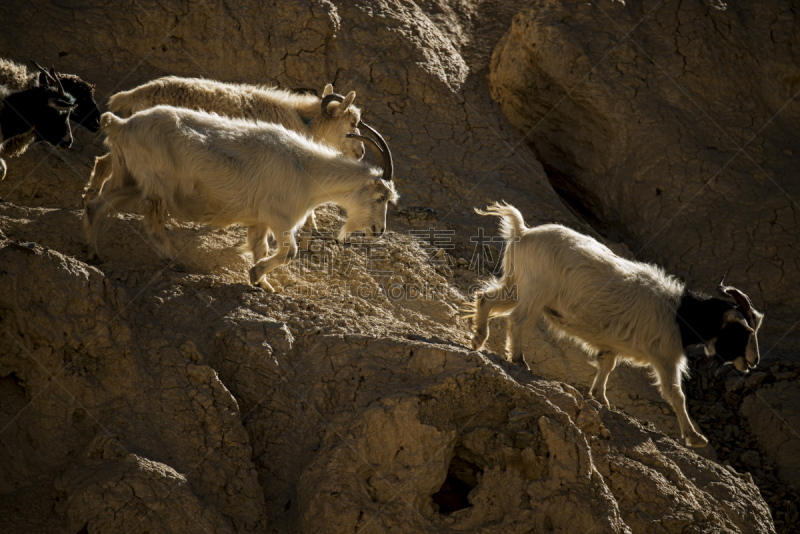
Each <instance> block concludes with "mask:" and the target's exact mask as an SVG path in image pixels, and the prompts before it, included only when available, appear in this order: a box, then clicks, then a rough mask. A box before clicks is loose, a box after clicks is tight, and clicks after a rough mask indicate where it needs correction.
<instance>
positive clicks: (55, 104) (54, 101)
mask: <svg viewBox="0 0 800 534" xmlns="http://www.w3.org/2000/svg"><path fill="white" fill-rule="evenodd" d="M47 105H48V106H50V107H51V108H54V109H57V110H58V111H66V110H73V109H75V108H76V107H78V104H70V103H69V102H67V101H66V100H62V99H60V98H51V99H50V100H49V101H48V102H47Z"/></svg>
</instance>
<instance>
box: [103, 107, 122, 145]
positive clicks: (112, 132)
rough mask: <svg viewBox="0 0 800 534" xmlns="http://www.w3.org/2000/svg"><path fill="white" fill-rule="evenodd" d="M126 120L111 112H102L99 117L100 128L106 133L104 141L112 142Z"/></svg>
mask: <svg viewBox="0 0 800 534" xmlns="http://www.w3.org/2000/svg"><path fill="white" fill-rule="evenodd" d="M126 122H127V120H125V119H120V118H119V117H117V116H116V115H114V114H113V113H103V115H102V116H101V117H100V130H101V131H102V132H103V133H104V134H105V135H106V143H112V142H113V141H114V138H115V137H116V136H117V134H118V133H119V131H120V130H121V129H122V127H123V126H124V125H125V123H126Z"/></svg>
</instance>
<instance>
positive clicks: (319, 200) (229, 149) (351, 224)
mask: <svg viewBox="0 0 800 534" xmlns="http://www.w3.org/2000/svg"><path fill="white" fill-rule="evenodd" d="M101 123H102V128H103V131H104V132H105V134H106V135H107V139H106V144H107V145H108V147H109V148H110V149H111V157H112V163H113V174H114V176H115V179H114V181H113V183H111V182H109V183H107V184H106V186H104V187H103V190H102V192H101V193H100V195H99V196H98V197H97V198H95V199H94V200H92V201H91V202H89V203H88V204H87V205H86V211H85V216H84V225H85V226H84V227H85V229H86V235H87V240H88V242H89V245H90V253H91V255H92V256H91V259H92V261H97V260H98V259H99V257H98V254H97V238H98V232H99V231H100V230H101V229H102V227H103V226H105V224H104V221H105V220H107V218H108V216H109V215H111V214H112V213H113V212H114V211H115V210H131V209H135V208H137V207H138V208H141V209H142V210H143V211H144V226H145V229H146V231H147V233H148V234H149V235H150V236H151V237H152V238H153V241H154V244H155V246H156V248H157V249H158V251H159V253H160V254H161V255H162V256H163V257H164V258H165V259H167V260H168V261H174V260H176V254H175V251H174V249H173V247H172V245H171V244H170V242H169V239H168V238H167V235H166V232H165V228H164V224H165V222H166V219H167V217H168V216H171V217H173V218H175V219H177V220H181V221H193V222H202V223H207V224H209V225H212V226H217V227H226V226H230V225H232V224H242V225H245V226H247V227H248V234H247V242H248V247H249V248H250V250H251V252H252V254H253V261H254V263H255V265H254V266H253V268H252V269H251V270H250V282H251V283H252V284H254V285H260V286H261V287H263V288H264V289H267V290H272V287H271V286H270V285H269V283H267V282H266V280H262V279H263V278H264V275H265V274H267V273H268V272H270V271H271V270H273V269H275V268H276V267H279V266H281V265H284V264H286V263H288V262H289V261H290V260H291V259H292V258H294V257H295V255H296V254H297V244H296V242H295V236H294V232H295V230H296V229H297V228H298V227H299V226H300V224H301V223H302V222H303V221H304V220H305V218H306V217H307V216H308V214H309V213H310V212H311V211H312V210H313V209H314V208H315V207H316V206H318V205H320V204H323V203H326V202H334V203H336V204H339V205H340V206H342V207H343V208H345V209H346V210H347V222H346V223H345V225H344V227H343V228H342V229H341V232H340V234H339V237H340V238H342V237H344V236H345V235H346V234H349V233H352V232H355V231H362V230H363V231H364V232H365V233H366V234H367V235H368V236H380V235H383V232H384V230H385V228H386V209H387V205H388V203H389V202H393V201H395V200H396V199H397V193H396V192H395V189H394V184H393V182H392V157H391V153H390V152H389V148H388V146H386V143H385V142H384V140H383V138H382V137H381V136H380V135H379V134H378V133H377V132H375V131H374V130H372V129H371V128H370V127H369V126H367V125H366V124H364V123H363V122H361V123H360V126H361V127H362V128H365V129H367V130H369V131H370V132H371V133H372V134H373V135H374V136H375V137H376V140H372V139H371V138H368V137H364V136H361V135H358V138H359V139H362V140H364V141H369V142H371V143H374V144H375V147H376V149H377V151H378V154H376V155H377V156H378V158H379V159H382V160H383V170H380V169H376V168H374V167H372V166H370V165H368V164H366V163H364V162H362V161H359V160H357V159H353V158H350V157H347V156H344V155H342V154H341V153H340V152H339V151H337V150H336V149H334V148H332V147H330V146H328V145H326V144H321V143H317V142H315V141H313V140H312V139H310V138H308V137H306V136H304V135H301V134H298V133H297V132H294V131H291V130H288V129H286V128H285V127H283V126H280V125H277V124H270V123H265V122H254V121H247V120H243V119H230V118H226V117H221V116H219V115H216V114H210V113H204V112H199V111H192V110H189V109H184V108H174V107H169V106H157V107H155V108H151V109H147V110H144V111H140V112H139V113H136V114H134V115H133V116H131V117H130V118H129V119H120V118H118V117H117V116H115V115H114V114H112V113H105V114H104V115H103V117H102V120H101ZM351 135H355V134H351ZM109 185H111V186H115V187H108V186H109ZM268 231H271V232H272V233H273V235H275V236H277V237H278V240H277V241H278V248H277V251H276V252H275V253H274V254H273V255H271V256H269V257H265V256H266V253H267V251H266V246H265V238H266V232H268Z"/></svg>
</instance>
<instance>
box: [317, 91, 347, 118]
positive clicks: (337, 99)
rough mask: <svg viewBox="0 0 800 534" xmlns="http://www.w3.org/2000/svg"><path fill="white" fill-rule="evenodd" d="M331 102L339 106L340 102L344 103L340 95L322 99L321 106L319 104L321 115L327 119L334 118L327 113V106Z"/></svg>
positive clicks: (331, 95) (334, 94)
mask: <svg viewBox="0 0 800 534" xmlns="http://www.w3.org/2000/svg"><path fill="white" fill-rule="evenodd" d="M331 102H339V103H340V104H341V103H342V102H344V97H343V96H342V95H338V94H336V93H333V94H330V95H328V96H326V97H325V98H323V99H322V104H320V105H321V106H322V114H323V115H325V116H326V117H328V118H329V119H335V118H336V117H334V116H333V115H331V114H330V113H328V104H330V103H331Z"/></svg>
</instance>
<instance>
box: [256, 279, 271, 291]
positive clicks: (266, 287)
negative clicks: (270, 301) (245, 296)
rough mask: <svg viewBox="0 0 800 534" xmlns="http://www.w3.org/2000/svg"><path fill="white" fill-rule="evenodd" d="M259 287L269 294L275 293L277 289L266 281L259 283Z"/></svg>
mask: <svg viewBox="0 0 800 534" xmlns="http://www.w3.org/2000/svg"><path fill="white" fill-rule="evenodd" d="M258 287H260V288H261V289H263V290H264V291H266V292H267V293H275V288H274V287H272V286H271V285H270V283H269V282H267V281H266V280H262V281H261V282H258Z"/></svg>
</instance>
